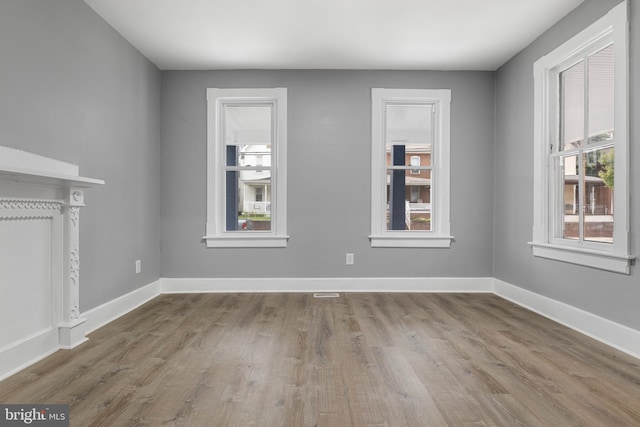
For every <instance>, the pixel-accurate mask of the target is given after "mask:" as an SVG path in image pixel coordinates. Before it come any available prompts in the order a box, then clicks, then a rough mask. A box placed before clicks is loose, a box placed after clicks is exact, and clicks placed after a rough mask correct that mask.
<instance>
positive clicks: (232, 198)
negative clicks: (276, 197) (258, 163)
mask: <svg viewBox="0 0 640 427" xmlns="http://www.w3.org/2000/svg"><path fill="white" fill-rule="evenodd" d="M254 175H255V171H227V183H229V180H233V179H234V178H235V177H236V176H238V177H239V178H238V179H237V188H235V189H233V188H230V187H229V185H227V190H228V193H227V203H228V206H227V208H228V209H227V210H226V211H227V228H226V231H243V232H247V231H269V230H271V178H270V177H269V176H266V177H263V178H261V179H252V176H254ZM233 190H235V191H233ZM234 205H235V208H234V207H233V206H234Z"/></svg>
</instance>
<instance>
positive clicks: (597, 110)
mask: <svg viewBox="0 0 640 427" xmlns="http://www.w3.org/2000/svg"><path fill="white" fill-rule="evenodd" d="M613 101H614V91H613V45H611V46H609V47H606V48H604V49H602V50H601V51H599V52H597V53H595V54H593V55H591V56H590V57H589V143H595V142H601V141H606V140H611V139H613V129H614V123H613V117H614V115H613Z"/></svg>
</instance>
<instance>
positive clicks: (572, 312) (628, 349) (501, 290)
mask: <svg viewBox="0 0 640 427" xmlns="http://www.w3.org/2000/svg"><path fill="white" fill-rule="evenodd" d="M493 293H494V294H496V295H497V296H499V297H501V298H504V299H506V300H509V301H511V302H514V303H516V304H518V305H519V306H521V307H524V308H526V309H528V310H531V311H533V312H535V313H538V314H540V315H542V316H544V317H547V318H549V319H551V320H553V321H555V322H558V323H560V324H561V325H564V326H567V327H568V328H571V329H573V330H575V331H578V332H580V333H582V334H584V335H586V336H588V337H591V338H593V339H595V340H598V341H600V342H602V343H604V344H607V345H609V346H611V347H613V348H616V349H618V350H620V351H622V352H624V353H627V354H629V355H631V356H633V357H636V358H638V359H640V331H637V330H635V329H632V328H629V327H628V326H625V325H621V324H620V323H616V322H613V321H611V320H609V319H605V318H604V317H600V316H597V315H595V314H593V313H590V312H588V311H585V310H582V309H579V308H576V307H574V306H572V305H569V304H565V303H563V302H560V301H556V300H554V299H551V298H547V297H545V296H542V295H540V294H536V293H534V292H531V291H528V290H526V289H523V288H520V287H518V286H514V285H512V284H510V283H507V282H503V281H502V280H498V279H493Z"/></svg>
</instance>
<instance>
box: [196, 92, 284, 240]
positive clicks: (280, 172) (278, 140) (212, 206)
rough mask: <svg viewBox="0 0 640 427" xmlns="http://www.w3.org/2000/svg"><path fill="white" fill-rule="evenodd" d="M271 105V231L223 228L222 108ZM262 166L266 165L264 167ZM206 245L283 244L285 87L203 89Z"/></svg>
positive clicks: (223, 158) (223, 146)
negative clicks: (241, 105)
mask: <svg viewBox="0 0 640 427" xmlns="http://www.w3.org/2000/svg"><path fill="white" fill-rule="evenodd" d="M247 103H248V104H252V103H255V104H271V105H273V117H272V120H273V128H272V133H273V140H272V162H271V231H250V232H248V231H226V229H225V165H224V162H225V155H224V149H225V144H224V139H223V132H224V129H223V122H222V110H223V106H224V105H229V104H231V105H233V104H247ZM265 168H266V167H265ZM204 240H205V241H206V244H207V247H210V248H231V247H236V248H237V247H286V246H287V242H288V240H289V236H288V235H287V89H286V88H267V89H218V88H208V89H207V225H206V236H204Z"/></svg>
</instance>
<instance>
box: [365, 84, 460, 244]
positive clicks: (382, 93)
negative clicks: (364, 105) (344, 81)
mask: <svg viewBox="0 0 640 427" xmlns="http://www.w3.org/2000/svg"><path fill="white" fill-rule="evenodd" d="M371 99H372V120H371V122H372V129H371V166H372V167H371V235H370V236H369V240H370V241H371V247H398V248H401V247H404V248H407V247H409V248H411V247H413V248H449V247H450V246H451V241H452V240H453V236H451V235H450V222H449V214H450V209H449V205H450V194H449V193H450V161H449V158H450V116H451V90H450V89H381V88H374V89H372V91H371ZM405 103H406V104H409V105H410V104H430V105H433V107H434V114H435V117H434V128H435V129H434V141H433V146H432V147H431V166H430V167H428V169H431V170H432V173H431V218H432V222H431V230H430V231H423V230H421V231H411V230H387V229H386V191H387V184H386V168H387V165H386V153H385V135H386V123H385V122H386V107H387V105H394V104H405ZM425 168H427V167H421V169H425Z"/></svg>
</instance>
